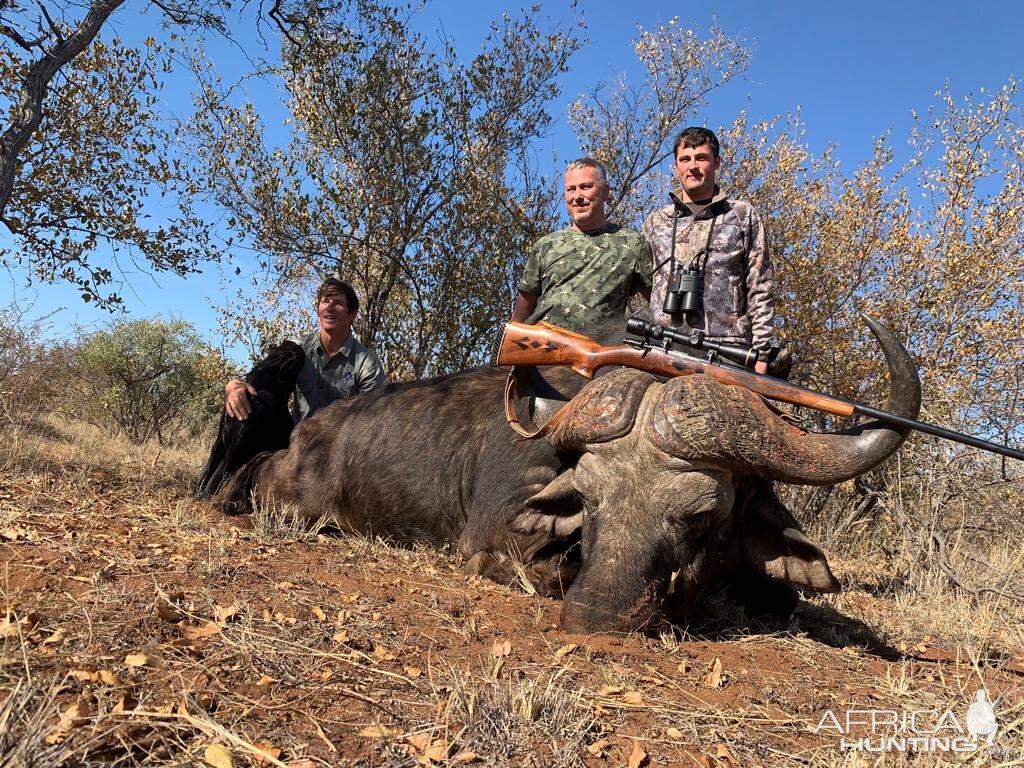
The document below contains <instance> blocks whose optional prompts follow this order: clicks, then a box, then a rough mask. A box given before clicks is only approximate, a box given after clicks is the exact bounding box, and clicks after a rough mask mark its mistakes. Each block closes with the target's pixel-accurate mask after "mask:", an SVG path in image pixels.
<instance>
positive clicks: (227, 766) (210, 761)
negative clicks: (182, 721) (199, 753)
mask: <svg viewBox="0 0 1024 768" xmlns="http://www.w3.org/2000/svg"><path fill="white" fill-rule="evenodd" d="M203 761H204V762H205V763H206V764H207V765H209V766H211V768H232V766H233V765H234V763H232V762H231V751H230V750H229V749H228V748H227V747H225V746H224V745H223V744H211V745H210V746H208V747H207V748H206V749H205V750H204V751H203Z"/></svg>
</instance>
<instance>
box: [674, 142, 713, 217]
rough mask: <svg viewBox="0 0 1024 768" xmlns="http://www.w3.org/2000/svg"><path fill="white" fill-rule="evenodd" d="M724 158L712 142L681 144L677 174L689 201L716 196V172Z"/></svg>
mask: <svg viewBox="0 0 1024 768" xmlns="http://www.w3.org/2000/svg"><path fill="white" fill-rule="evenodd" d="M721 163H722V160H721V158H719V157H716V156H715V151H714V149H712V147H711V145H710V144H701V145H700V146H698V147H684V146H680V147H679V148H678V149H677V150H676V175H677V176H679V185H680V187H681V188H682V193H683V199H684V200H686V201H687V202H691V203H692V202H697V201H700V200H710V199H711V198H712V197H714V196H715V172H716V171H717V170H718V166H719V165H721Z"/></svg>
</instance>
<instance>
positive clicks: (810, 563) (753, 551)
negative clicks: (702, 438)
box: [733, 479, 840, 592]
mask: <svg viewBox="0 0 1024 768" xmlns="http://www.w3.org/2000/svg"><path fill="white" fill-rule="evenodd" d="M744 485H749V487H745V488H742V489H739V491H738V492H737V498H736V506H735V508H734V511H733V515H734V523H735V531H736V533H737V535H738V536H739V537H740V541H739V543H738V546H739V557H740V559H741V560H742V561H745V563H746V566H747V567H748V568H750V569H751V570H752V571H753V572H754V573H757V574H761V575H764V576H767V577H768V578H770V579H772V580H774V581H778V582H782V583H785V584H791V585H793V586H794V587H797V588H798V589H801V590H804V591H807V592H838V591H839V588H840V587H839V581H838V580H837V579H836V577H835V576H834V575H833V574H832V569H831V568H829V565H828V560H827V559H826V557H825V553H824V552H822V551H821V549H820V548H819V547H818V545H817V544H815V543H814V542H813V541H811V540H810V539H808V538H807V536H805V535H804V532H803V531H801V530H800V524H799V523H798V522H797V521H796V518H794V517H793V515H792V513H791V512H790V511H789V510H788V509H786V507H785V506H784V505H783V503H782V502H781V501H780V500H779V498H778V497H777V496H776V495H775V491H774V490H772V487H771V482H770V481H767V480H763V479H756V480H748V481H745V482H744ZM742 491H746V493H743V492H742Z"/></svg>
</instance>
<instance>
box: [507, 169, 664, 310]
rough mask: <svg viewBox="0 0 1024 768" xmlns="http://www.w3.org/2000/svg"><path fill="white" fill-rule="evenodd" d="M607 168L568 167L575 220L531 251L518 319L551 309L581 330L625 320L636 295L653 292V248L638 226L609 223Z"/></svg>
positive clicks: (570, 203)
mask: <svg viewBox="0 0 1024 768" xmlns="http://www.w3.org/2000/svg"><path fill="white" fill-rule="evenodd" d="M608 195H609V188H608V182H607V179H606V174H605V170H604V167H603V166H602V165H601V164H600V163H598V162H597V161H595V160H591V159H590V158H584V159H582V160H576V161H574V162H572V163H570V164H569V166H568V168H567V169H566V171H565V207H566V209H567V210H568V211H569V218H570V219H571V224H570V226H569V227H567V228H566V229H562V230H559V231H558V232H552V233H551V234H550V235H545V236H544V237H542V238H541V239H540V240H538V241H537V242H536V243H534V244H533V247H532V248H531V249H530V254H529V256H528V258H527V260H526V268H525V269H524V271H523V278H522V280H521V281H520V283H519V295H518V296H517V297H516V306H515V310H514V311H513V313H512V319H513V320H515V321H517V322H522V321H523V320H526V319H527V318H528V317H529V316H530V315H531V314H534V313H535V311H536V310H537V309H541V310H543V309H548V310H549V311H548V313H547V314H546V315H545V316H544V320H546V321H547V322H550V323H554V324H555V325H560V326H563V327H565V328H573V329H576V330H581V329H583V328H584V327H586V326H587V325H588V324H590V323H593V322H594V321H597V320H603V319H606V318H611V317H621V318H624V316H625V311H626V302H627V301H628V299H629V297H630V296H632V295H633V294H634V293H640V294H641V295H642V296H643V297H644V298H648V297H649V296H650V291H651V280H650V272H651V258H652V256H651V248H650V246H649V245H648V244H647V243H646V242H645V241H644V239H643V238H642V237H641V236H640V234H639V233H638V232H636V231H634V230H632V229H625V228H623V227H620V226H618V225H616V224H612V223H611V222H609V221H608V220H607V218H606V216H605V210H604V204H605V202H606V201H607V200H608Z"/></svg>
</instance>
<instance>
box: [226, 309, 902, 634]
mask: <svg viewBox="0 0 1024 768" xmlns="http://www.w3.org/2000/svg"><path fill="white" fill-rule="evenodd" d="M869 325H871V328H872V331H873V332H874V333H875V335H876V337H877V338H878V340H879V342H880V343H881V346H882V349H883V352H884V353H885V356H886V360H887V363H888V366H889V373H890V398H889V403H888V405H887V408H888V409H889V410H891V411H893V412H895V413H897V414H900V415H903V416H909V417H914V416H916V415H917V412H918V409H919V407H920V383H919V380H918V378H917V373H916V370H915V368H914V366H913V364H912V362H911V360H910V357H909V355H908V354H907V352H906V350H905V349H904V348H903V347H902V345H900V343H899V342H898V341H897V340H896V339H895V338H894V337H893V336H892V334H891V333H889V332H888V331H887V330H886V329H885V328H884V327H881V326H879V325H877V324H875V323H873V322H870V321H869ZM620 328H621V326H620ZM620 333H621V332H620ZM546 377H547V379H548V381H549V382H550V383H552V385H553V387H554V389H555V390H559V389H560V390H561V391H562V392H565V393H567V394H573V392H576V394H575V396H574V397H573V399H572V401H571V402H570V403H569V404H568V405H566V406H565V407H562V408H561V410H558V411H557V415H556V416H554V417H553V419H552V420H551V424H550V428H549V432H548V434H547V436H546V438H545V439H543V440H541V439H537V440H529V441H524V440H518V439H514V438H513V435H512V433H511V432H510V430H509V428H508V426H507V425H506V423H505V419H504V416H503V412H502V387H503V384H504V380H505V373H504V371H500V370H495V369H477V370H472V371H466V372H463V373H458V374H453V375H450V376H444V377H440V378H436V379H429V380H424V381H420V382H414V383H410V384H402V385H391V386H388V387H387V388H385V389H384V390H383V391H382V392H381V393H378V394H374V395H370V396H366V397H357V398H354V399H352V400H348V401H344V402H339V403H336V404H334V405H332V406H331V407H329V408H326V409H324V410H323V411H322V412H320V413H318V414H316V415H315V416H314V417H313V418H311V419H308V420H307V421H306V422H304V423H302V424H300V425H299V426H298V427H297V428H296V430H295V432H294V433H293V435H292V442H291V447H290V448H289V450H287V451H279V452H277V453H275V454H273V455H270V456H263V457H259V458H257V459H256V460H254V461H253V462H250V463H249V464H248V465H247V466H246V467H244V468H243V469H242V470H241V471H240V472H239V473H237V474H236V475H235V476H234V477H233V478H232V480H231V482H230V483H229V485H228V486H227V487H226V488H225V491H224V492H223V494H222V499H223V500H224V501H225V503H226V504H227V505H228V506H229V507H233V508H235V509H244V508H246V507H247V504H248V499H249V494H250V491H252V492H253V495H254V496H255V497H257V498H262V499H273V500H274V501H275V502H278V503H280V502H285V503H290V504H292V505H294V507H295V508H296V509H297V510H299V511H300V512H301V514H304V515H306V516H307V517H309V518H310V519H312V520H315V519H317V518H319V517H320V516H321V515H327V516H328V517H329V518H332V519H334V520H335V521H337V523H338V525H339V526H340V527H342V528H343V529H347V530H352V531H359V532H372V533H374V534H380V535H383V536H388V537H390V538H392V539H394V540H397V541H399V542H413V541H430V542H434V543H439V544H440V543H446V542H457V543H458V546H459V549H460V551H461V553H462V554H463V556H464V557H466V559H467V561H468V562H467V569H468V570H470V571H471V572H475V573H481V574H483V575H486V576H488V577H490V578H493V579H495V580H499V581H504V582H510V581H514V580H515V579H516V578H521V577H525V578H528V579H529V580H530V581H531V582H532V583H533V584H534V585H535V587H536V588H537V590H538V591H539V592H540V593H542V594H547V595H558V594H560V593H561V594H564V598H565V600H564V603H563V609H562V625H563V627H564V628H566V629H569V630H577V631H598V630H632V629H638V628H642V627H644V626H647V625H648V624H649V623H650V622H651V621H652V620H654V619H655V618H656V617H657V616H659V615H660V614H661V612H662V610H663V609H664V608H665V607H668V608H670V609H671V612H672V613H673V614H676V613H677V612H679V611H685V610H687V609H688V608H689V607H690V606H691V604H692V603H693V601H694V600H695V599H696V597H697V596H698V595H699V593H700V591H701V590H702V588H704V587H705V586H707V584H708V583H709V582H710V581H711V580H713V579H717V578H725V579H730V578H731V579H733V580H736V579H738V580H740V581H744V580H746V581H759V580H760V581H764V582H772V583H781V584H784V585H792V586H794V587H798V588H800V589H803V590H810V591H818V592H827V591H834V590H836V589H838V583H837V582H836V580H835V578H834V577H833V575H832V573H831V571H830V570H829V567H828V563H827V561H826V559H825V556H824V554H823V553H822V552H821V550H820V549H819V548H818V547H817V546H815V545H814V544H813V543H812V542H811V541H810V540H808V539H807V538H806V537H805V536H804V535H803V533H802V532H801V531H800V529H799V526H798V525H797V523H796V521H795V520H794V518H793V517H792V515H791V514H790V513H789V512H788V510H786V509H785V507H784V506H783V505H782V504H781V502H780V501H779V499H778V498H777V497H776V495H775V494H774V492H773V490H772V488H771V482H770V481H771V480H780V481H782V482H787V483H797V484H809V485H828V484H834V483H838V482H841V481H843V480H846V479H849V478H852V477H855V476H857V475H859V474H861V473H863V472H866V471H868V470H869V469H871V468H873V467H875V466H877V465H878V464H879V463H881V462H882V461H884V460H885V459H886V458H888V457H889V456H890V455H892V454H893V453H894V452H895V451H896V450H897V448H898V447H899V446H900V445H901V443H902V442H903V440H904V438H905V433H904V432H903V431H900V430H895V429H893V428H891V427H889V426H887V425H885V424H881V423H879V422H867V423H864V424H861V425H858V426H857V427H855V428H852V429H850V430H846V431H845V432H843V433H837V434H827V435H821V434H814V433H807V432H804V431H802V430H800V429H798V428H796V427H794V426H792V425H791V424H789V423H787V422H786V421H785V420H783V419H781V418H779V416H778V415H777V413H776V412H775V411H774V410H773V409H772V408H770V407H769V406H767V405H766V404H765V403H764V402H763V401H762V400H761V399H760V398H758V397H757V396H755V395H753V394H751V393H749V392H747V391H746V390H743V389H740V388H738V387H725V386H722V385H719V384H718V383H716V382H715V381H713V380H711V379H709V378H707V377H705V376H693V377H680V378H676V379H671V380H669V381H668V382H665V383H662V382H660V381H658V380H656V379H655V378H654V377H652V376H650V375H648V374H645V373H643V372H641V371H636V370H631V369H618V370H613V371H611V372H610V373H609V374H608V375H606V376H601V377H599V378H598V379H597V380H595V381H593V382H591V383H589V384H587V385H586V386H585V387H583V388H582V389H581V388H580V386H579V384H580V382H581V381H582V380H579V379H578V378H577V377H575V375H574V374H571V373H568V372H564V371H556V372H553V373H551V375H547V374H546ZM535 405H536V408H535V411H536V413H537V415H539V416H544V415H548V416H549V415H550V413H552V412H553V411H554V410H555V409H556V408H557V406H561V405H562V404H561V403H554V404H553V403H552V402H551V401H550V400H548V399H543V398H538V399H536V400H535ZM673 577H674V578H673ZM670 584H671V590H670ZM670 592H671V595H670V594H669V593H670Z"/></svg>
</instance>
